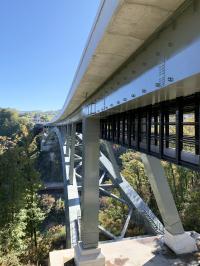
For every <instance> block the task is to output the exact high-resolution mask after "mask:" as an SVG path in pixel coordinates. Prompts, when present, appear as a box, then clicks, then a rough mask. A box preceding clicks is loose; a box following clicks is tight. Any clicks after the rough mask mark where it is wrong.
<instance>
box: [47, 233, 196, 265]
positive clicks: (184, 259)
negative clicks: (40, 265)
mask: <svg viewBox="0 0 200 266" xmlns="http://www.w3.org/2000/svg"><path fill="white" fill-rule="evenodd" d="M100 248H101V251H102V253H103V255H104V256H105V258H106V264H105V266H161V265H162V266H172V265H176V266H187V265H188V266H189V265H190V266H192V265H193V266H198V265H199V264H200V253H198V252H196V253H194V254H191V255H184V256H183V255H182V256H177V255H175V254H174V253H173V252H171V251H170V250H169V249H167V248H166V247H165V246H163V241H162V238H161V237H159V236H153V237H143V238H142V237H139V238H132V239H126V240H122V241H118V242H110V241H109V242H107V243H105V242H104V243H101V244H100ZM73 257H74V251H73V250H72V249H70V250H60V251H53V252H50V261H51V264H50V266H63V265H64V262H66V264H65V265H66V266H67V265H73V263H72V260H73ZM67 262H68V263H67Z"/></svg>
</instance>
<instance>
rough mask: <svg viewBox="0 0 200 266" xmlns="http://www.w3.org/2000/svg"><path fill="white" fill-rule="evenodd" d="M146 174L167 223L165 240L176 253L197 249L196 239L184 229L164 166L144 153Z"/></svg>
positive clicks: (165, 223)
mask: <svg viewBox="0 0 200 266" xmlns="http://www.w3.org/2000/svg"><path fill="white" fill-rule="evenodd" d="M141 158H142V161H143V163H144V167H145V172H146V175H147V176H148V177H149V182H150V184H151V188H152V190H153V193H154V196H155V198H156V202H157V205H158V208H159V211H160V214H161V216H162V219H163V222H164V225H165V234H164V241H165V243H166V245H167V246H169V247H170V248H171V249H172V250H173V251H174V252H175V253H176V254H183V253H190V252H193V251H196V250H197V247H196V243H195V240H194V239H193V238H192V237H191V236H190V235H189V234H188V233H187V232H185V231H184V229H183V226H182V223H181V220H180V217H179V214H178V211H177V208H176V205H175V202H174V199H173V196H172V193H171V190H170V187H169V184H168V181H167V178H166V176H165V172H164V169H163V166H162V165H161V162H160V160H159V159H157V158H155V157H152V156H150V155H146V154H142V156H141Z"/></svg>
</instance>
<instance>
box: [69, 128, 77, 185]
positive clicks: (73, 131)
mask: <svg viewBox="0 0 200 266" xmlns="http://www.w3.org/2000/svg"><path fill="white" fill-rule="evenodd" d="M70 133H71V143H70V164H69V183H70V184H71V185H72V184H73V177H74V152H75V134H76V124H72V125H71V132H70Z"/></svg>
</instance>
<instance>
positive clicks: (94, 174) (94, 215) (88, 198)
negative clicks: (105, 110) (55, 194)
mask: <svg viewBox="0 0 200 266" xmlns="http://www.w3.org/2000/svg"><path fill="white" fill-rule="evenodd" d="M99 156H100V151H99V119H95V118H85V119H84V120H83V181H82V182H83V184H82V187H83V188H82V195H81V196H82V200H81V212H82V220H81V240H82V247H83V248H85V249H91V248H96V247H97V246H98V240H99V229H98V213H99Z"/></svg>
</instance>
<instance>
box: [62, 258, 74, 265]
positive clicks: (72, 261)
mask: <svg viewBox="0 0 200 266" xmlns="http://www.w3.org/2000/svg"><path fill="white" fill-rule="evenodd" d="M64 266H75V262H74V259H71V260H69V261H67V262H65V264H64Z"/></svg>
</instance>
